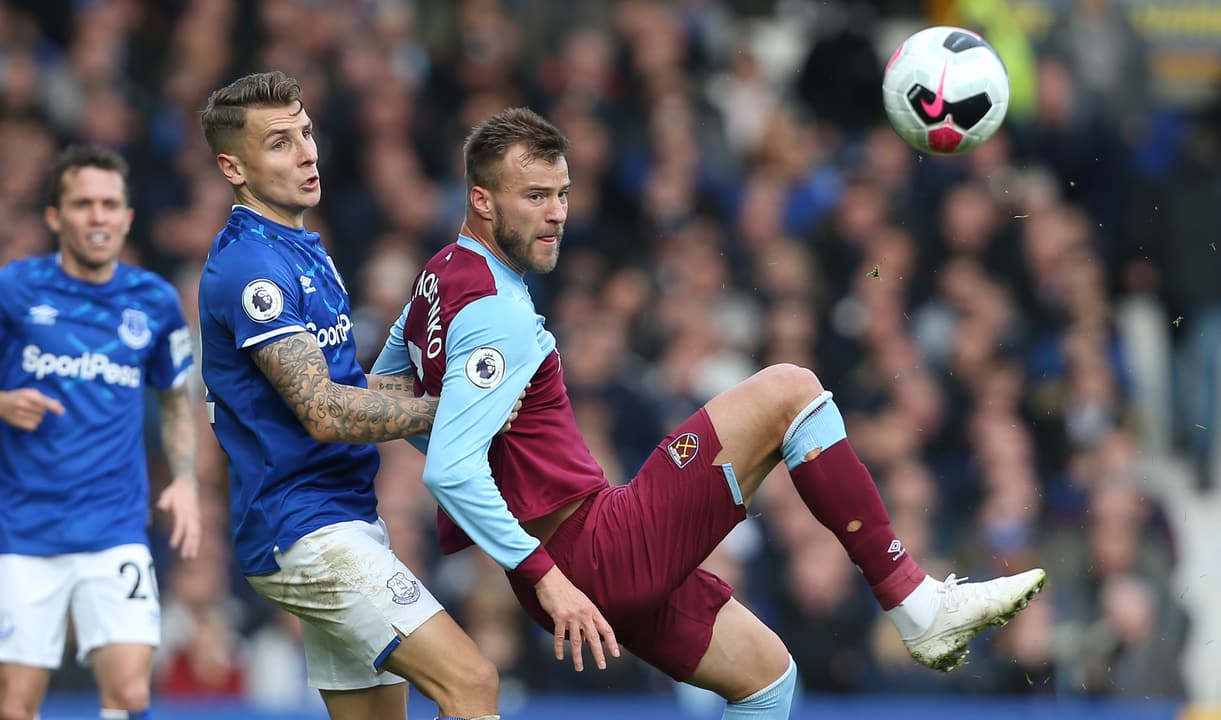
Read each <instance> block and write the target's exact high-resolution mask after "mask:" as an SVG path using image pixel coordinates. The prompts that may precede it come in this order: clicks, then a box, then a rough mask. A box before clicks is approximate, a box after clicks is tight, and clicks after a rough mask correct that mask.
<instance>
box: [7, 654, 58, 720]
mask: <svg viewBox="0 0 1221 720" xmlns="http://www.w3.org/2000/svg"><path fill="white" fill-rule="evenodd" d="M50 681H51V671H50V670H49V669H47V668H42V667H33V666H31V665H19V664H17V663H11V662H0V720H34V718H35V717H37V716H38V707H39V706H40V705H41V704H42V698H43V696H44V695H46V693H47V683H49V682H50Z"/></svg>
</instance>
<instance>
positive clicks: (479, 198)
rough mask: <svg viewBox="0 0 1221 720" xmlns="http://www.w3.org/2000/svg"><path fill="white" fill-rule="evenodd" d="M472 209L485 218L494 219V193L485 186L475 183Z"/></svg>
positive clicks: (471, 198)
mask: <svg viewBox="0 0 1221 720" xmlns="http://www.w3.org/2000/svg"><path fill="white" fill-rule="evenodd" d="M469 200H470V205H471V209H472V210H474V211H475V214H476V215H478V216H479V217H481V218H483V219H484V220H488V221H491V219H492V193H491V192H490V191H489V190H488V189H487V188H485V187H481V186H479V185H475V186H474V187H472V188H471V193H470V198H469Z"/></svg>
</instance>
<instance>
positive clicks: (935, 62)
mask: <svg viewBox="0 0 1221 720" xmlns="http://www.w3.org/2000/svg"><path fill="white" fill-rule="evenodd" d="M882 102H883V104H884V105H885V107H886V116H887V117H888V118H890V124H891V125H892V126H893V127H894V129H895V131H896V132H898V133H899V135H900V136H901V137H902V138H903V139H904V140H906V141H907V142H908V143H910V144H911V145H912V146H913V147H915V148H916V149H917V150H922V151H924V152H930V153H937V154H942V155H947V154H951V153H961V152H966V151H967V150H970V149H972V148H975V147H979V145H980V144H982V143H983V142H984V141H985V140H987V139H988V138H990V137H992V135H993V134H994V133H995V132H996V130H997V128H999V127H1000V126H1001V121H1002V120H1004V119H1005V111H1006V110H1008V109H1009V76H1008V74H1007V73H1006V72H1005V65H1004V63H1002V62H1001V58H1000V55H998V54H997V53H996V50H995V49H993V47H992V46H991V45H989V44H988V42H987V41H986V40H984V39H983V38H982V37H980V36H979V35H978V34H976V33H974V32H971V31H970V30H963V29H962V28H956V27H932V28H926V29H924V30H921V31H920V32H918V33H916V34H915V35H912V36H911V37H909V38H908V39H907V40H905V41H903V44H902V45H900V46H899V48H898V49H897V50H895V52H894V54H893V55H891V56H890V62H888V63H886V72H885V74H884V75H883V76H882Z"/></svg>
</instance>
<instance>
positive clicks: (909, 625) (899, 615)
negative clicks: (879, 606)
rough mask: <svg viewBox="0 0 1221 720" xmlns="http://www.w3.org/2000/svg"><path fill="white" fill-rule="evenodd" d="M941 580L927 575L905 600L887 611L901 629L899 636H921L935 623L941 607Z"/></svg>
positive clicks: (906, 637) (910, 637)
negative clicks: (934, 619) (939, 590)
mask: <svg viewBox="0 0 1221 720" xmlns="http://www.w3.org/2000/svg"><path fill="white" fill-rule="evenodd" d="M940 587H941V582H940V581H937V580H934V579H933V578H932V576H930V575H925V576H924V579H923V580H921V581H920V584H919V585H917V586H916V589H915V590H912V591H911V594H909V595H908V596H907V597H905V598H903V602H901V603H899V604H898V605H896V606H894V607H893V608H891V609H889V610H887V611H886V616H887V617H889V618H890V621H891V622H892V623H894V624H895V627H896V628H898V630H899V637H901V638H903V639H904V640H912V639H915V638H918V637H920V636H921V635H923V634H924V632H925V631H926V630H928V629H929V627H930V626H932V624H933V618H935V617H937V611H938V610H939V609H941V593H939V592H937V590H938V589H939V588H940Z"/></svg>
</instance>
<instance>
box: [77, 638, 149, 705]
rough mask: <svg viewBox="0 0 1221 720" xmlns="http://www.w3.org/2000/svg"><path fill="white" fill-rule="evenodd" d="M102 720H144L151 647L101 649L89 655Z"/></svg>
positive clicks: (129, 645) (130, 645) (120, 645)
mask: <svg viewBox="0 0 1221 720" xmlns="http://www.w3.org/2000/svg"><path fill="white" fill-rule="evenodd" d="M89 661H90V663H91V664H92V665H93V676H94V678H96V679H97V684H98V694H99V695H100V696H101V700H102V717H103V718H104V719H105V720H146V719H147V718H151V717H152V715H151V713H150V712H149V677H150V675H151V674H152V669H153V647H152V646H151V645H141V644H136V643H115V644H112V645H103V646H102V647H100V648H97V649H96V650H94V651H93V652H92V653H90V654H89Z"/></svg>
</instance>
